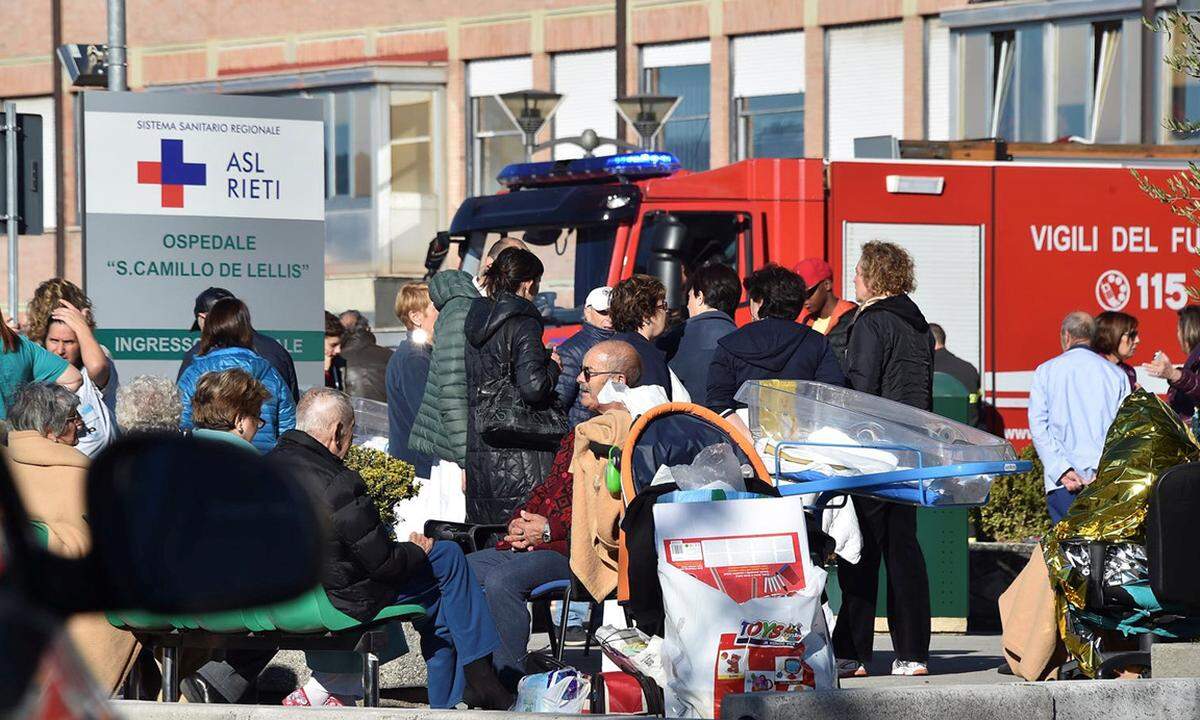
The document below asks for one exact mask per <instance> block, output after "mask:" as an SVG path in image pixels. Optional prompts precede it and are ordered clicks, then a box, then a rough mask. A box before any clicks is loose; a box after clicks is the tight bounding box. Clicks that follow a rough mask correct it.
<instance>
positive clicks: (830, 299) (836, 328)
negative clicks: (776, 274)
mask: <svg viewBox="0 0 1200 720" xmlns="http://www.w3.org/2000/svg"><path fill="white" fill-rule="evenodd" d="M794 269H795V271H796V274H797V275H799V276H800V277H801V278H803V279H804V285H805V286H806V287H807V288H808V293H807V295H806V296H805V298H804V309H803V310H802V311H800V322H801V323H803V324H805V325H807V326H809V327H811V328H812V329H813V330H816V331H817V332H819V333H821V334H822V335H824V336H825V337H827V338H829V347H830V348H831V349H832V350H833V354H834V357H836V358H837V361H838V365H839V366H840V367H841V368H842V372H845V371H846V346H847V345H848V344H849V342H850V330H851V328H853V327H854V311H856V310H858V305H857V304H856V303H852V302H850V301H849V300H843V299H841V298H839V297H838V296H837V293H835V292H834V289H833V268H832V267H830V266H829V263H827V262H825V261H824V260H822V259H820V258H807V259H805V260H801V261H800V263H799V264H797V265H796V267H795V268H794Z"/></svg>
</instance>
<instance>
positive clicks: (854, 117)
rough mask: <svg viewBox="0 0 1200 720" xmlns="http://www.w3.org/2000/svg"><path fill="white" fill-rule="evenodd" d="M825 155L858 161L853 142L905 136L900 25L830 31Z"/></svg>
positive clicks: (827, 51)
mask: <svg viewBox="0 0 1200 720" xmlns="http://www.w3.org/2000/svg"><path fill="white" fill-rule="evenodd" d="M826 38H827V39H826V45H825V52H826V78H827V79H826V83H827V87H828V91H827V98H828V99H827V101H826V102H827V111H826V129H827V137H826V145H827V148H828V152H827V153H826V156H827V157H828V158H830V159H833V160H838V159H846V158H852V157H854V138H856V137H868V136H873V135H892V136H895V137H903V136H904V35H903V33H902V32H901V28H900V23H898V22H893V23H878V24H873V25H855V26H852V27H844V28H835V29H833V30H830V31H828V32H827V33H826Z"/></svg>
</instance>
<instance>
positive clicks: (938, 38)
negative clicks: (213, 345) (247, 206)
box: [0, 0, 1200, 327]
mask: <svg viewBox="0 0 1200 720" xmlns="http://www.w3.org/2000/svg"><path fill="white" fill-rule="evenodd" d="M1190 1H1191V0H1186V2H1190ZM51 4H52V3H50V2H46V3H4V4H3V5H2V6H0V22H2V23H3V24H4V25H5V26H6V27H9V28H19V30H18V31H17V32H13V33H10V34H9V37H8V40H7V41H6V42H5V43H4V44H3V45H0V97H3V98H4V99H13V100H16V101H17V102H18V104H19V108H20V110H21V111H22V112H36V113H39V114H41V115H43V117H44V118H45V123H46V125H45V131H44V135H45V137H46V142H45V147H44V151H45V152H44V155H45V164H44V167H45V168H47V172H46V173H45V175H46V179H47V182H46V188H47V206H46V218H45V220H46V228H47V232H46V234H44V235H41V236H32V237H25V238H22V240H21V246H20V256H21V264H20V274H21V281H20V282H21V287H20V289H21V295H22V296H28V295H29V294H30V292H31V291H32V289H33V286H34V285H35V284H36V283H37V282H39V281H40V280H42V279H45V278H47V277H50V276H52V275H54V274H60V273H61V274H64V275H66V276H67V277H71V278H75V279H78V278H79V276H80V274H81V266H82V262H81V257H82V255H81V253H82V248H81V243H80V232H79V221H78V219H79V213H78V208H77V206H76V203H77V201H76V197H77V193H76V188H75V183H76V172H75V167H76V148H75V142H74V137H75V117H76V114H75V113H76V102H75V98H76V97H77V94H78V91H76V90H74V89H71V88H69V87H67V88H65V89H64V90H63V93H62V102H61V103H60V104H59V112H58V113H57V114H56V113H55V106H56V103H55V99H54V95H53V93H54V85H55V83H54V80H55V78H54V74H55V73H56V72H58V68H57V66H56V65H55V62H54V60H53V54H52V51H53V48H52V37H54V28H53V27H52V13H51V9H50V6H51ZM127 5H128V9H127V17H128V43H129V53H128V54H129V67H128V77H129V80H130V85H131V87H132V89H134V90H137V91H147V92H164V91H188V92H221V93H252V94H264V95H276V96H289V95H291V96H304V97H311V98H316V99H319V100H321V101H322V102H323V103H324V107H325V116H326V120H327V123H326V167H325V173H326V177H325V181H326V216H327V243H326V277H327V282H326V304H327V306H328V307H330V308H331V309H334V310H340V309H345V308H350V307H356V308H359V309H362V310H364V311H366V312H368V314H370V315H373V316H375V321H376V324H377V325H379V326H384V327H386V326H391V325H395V324H396V323H395V320H394V318H392V317H391V312H390V307H391V304H392V302H391V300H392V297H393V295H394V292H395V288H396V286H397V284H398V283H399V282H400V281H402V280H403V279H405V278H411V277H416V276H420V275H421V274H423V272H424V267H423V259H424V255H425V249H426V245H427V242H428V240H429V239H430V238H431V237H432V236H433V234H434V233H435V232H436V231H437V230H439V229H442V228H444V227H445V226H446V224H447V222H448V221H449V218H450V217H451V216H452V214H453V212H454V210H455V208H456V207H457V205H458V204H459V203H460V202H461V200H462V199H463V198H464V197H466V196H468V195H472V194H479V193H489V192H493V191H495V190H496V188H497V184H496V180H495V176H496V174H497V173H498V172H499V170H500V169H501V168H502V167H503V166H504V165H506V164H507V163H510V162H516V161H520V160H521V159H522V158H523V156H524V147H523V140H522V137H521V134H520V133H519V132H518V131H517V129H516V128H515V127H514V126H513V124H512V122H511V121H510V120H509V118H508V116H507V115H506V114H505V113H504V111H503V110H502V108H501V107H500V105H499V103H498V102H497V100H496V99H495V96H496V95H497V94H499V93H504V92H509V91H513V90H524V89H529V88H537V89H546V90H553V91H555V92H558V93H561V94H562V95H563V96H564V99H563V101H562V104H561V106H560V108H559V110H558V111H557V113H556V114H555V116H554V118H553V120H552V121H551V122H550V123H549V124H548V125H547V127H545V128H544V129H543V130H542V133H541V135H540V136H539V140H542V141H544V140H549V139H552V138H560V137H571V136H576V135H578V134H579V133H580V132H582V131H583V130H585V129H588V128H591V129H593V130H595V131H597V133H599V135H601V136H604V137H613V136H614V135H615V134H616V133H617V128H618V123H617V114H616V111H615V106H614V105H613V103H612V100H613V98H614V97H615V94H616V86H617V83H616V68H617V57H616V50H615V49H614V47H615V42H616V31H615V28H616V17H615V8H614V3H612V2H596V0H477V2H474V3H468V4H466V5H453V6H448V5H445V4H444V3H427V2H418V1H417V0H402V1H400V2H396V1H395V0H354V1H350V0H345V1H343V2H334V3H317V2H311V1H310V0H256V1H255V2H244V3H230V2H224V1H223V0H187V1H184V0H128V3H127ZM1141 5H1142V3H1141V2H1140V0H1013V1H1012V2H971V3H968V2H967V0H629V1H628V7H627V17H626V26H627V28H628V31H627V47H626V50H625V52H626V55H625V68H626V75H625V85H626V88H627V92H629V93H630V94H632V93H635V92H646V93H659V94H668V95H677V96H680V97H681V98H682V101H681V103H680V105H679V107H678V109H677V110H676V112H675V113H674V115H673V116H672V117H671V119H670V120H669V122H667V123H666V125H665V126H664V127H663V129H662V131H661V132H660V134H659V137H658V140H657V146H658V147H660V148H662V149H665V150H669V151H671V152H673V153H675V154H676V155H678V156H679V158H680V159H681V161H682V163H683V164H684V166H685V167H688V168H690V169H693V170H703V169H707V168H712V167H718V166H721V165H724V164H727V163H730V162H735V161H737V160H740V159H745V158H751V157H795V156H800V155H804V156H809V157H822V156H824V157H829V158H835V159H836V158H847V157H852V156H853V152H854V150H853V148H854V139H855V138H857V137H863V136H877V135H893V136H896V137H901V138H907V139H919V138H928V139H934V140H942V139H960V138H977V137H1004V138H1007V139H1010V140H1022V141H1054V140H1059V139H1067V138H1074V139H1075V140H1076V141H1077V142H1126V143H1137V142H1184V141H1187V139H1186V138H1178V137H1174V136H1172V135H1171V134H1170V133H1168V132H1167V131H1165V130H1163V129H1162V127H1161V125H1160V124H1159V123H1158V122H1157V120H1156V121H1155V123H1154V125H1153V126H1152V127H1150V126H1147V122H1146V119H1147V117H1153V118H1162V117H1164V116H1167V115H1171V116H1175V117H1196V116H1197V114H1198V112H1200V107H1198V105H1200V89H1198V87H1197V84H1196V83H1195V81H1194V80H1192V79H1190V78H1186V77H1183V76H1179V75H1175V74H1173V73H1172V72H1171V71H1169V70H1167V69H1166V68H1165V67H1164V66H1163V65H1162V63H1161V58H1162V57H1163V53H1164V49H1165V47H1166V45H1165V40H1164V38H1163V37H1162V36H1161V35H1154V34H1150V33H1148V32H1146V31H1144V30H1143V27H1142V23H1141V12H1142V8H1141ZM1157 5H1158V7H1159V12H1161V11H1163V10H1165V9H1167V8H1169V7H1173V6H1175V3H1174V2H1172V1H1170V0H1168V1H1166V2H1161V1H1160V2H1159V3H1158V4H1157ZM61 6H62V21H61V28H60V34H61V37H62V39H63V42H96V41H100V40H101V39H102V36H103V32H104V27H105V22H104V20H105V18H104V10H105V8H104V6H105V3H104V2H103V0H61ZM1184 9H1191V8H1190V7H1185V8H1184ZM1145 42H1150V43H1153V45H1152V47H1151V48H1150V51H1149V52H1147V53H1143V43H1145ZM1146 58H1149V62H1150V64H1151V65H1152V67H1149V68H1147V67H1146V62H1147V60H1146ZM64 84H67V83H66V82H65V81H64ZM89 92H92V90H89ZM1145 103H1150V104H1151V106H1152V107H1153V110H1154V112H1153V115H1152V116H1146V117H1144V116H1143V112H1142V107H1143V105H1144V104H1145ZM56 120H57V122H58V132H57V133H56V132H55V128H54V126H55V122H56ZM56 137H57V142H56V141H55V138H56ZM623 139H625V140H628V141H634V140H635V139H636V138H635V137H634V136H632V135H627V136H626V137H625V138H623ZM611 150H612V146H611V145H608V146H601V148H600V149H599V152H600V153H605V152H610V151H611ZM581 152H582V151H581V150H579V149H578V148H576V147H574V146H572V145H558V146H555V147H554V148H553V150H552V151H545V152H542V153H540V154H539V157H540V158H550V157H554V158H567V157H573V156H576V155H578V154H580V153H581ZM59 155H61V158H58V156H59ZM56 159H60V160H61V163H62V168H63V172H62V174H61V177H60V176H59V175H58V174H57V173H55V172H51V171H50V169H52V168H54V167H55V162H56ZM56 203H60V204H61V207H62V209H61V211H57V212H56V209H55V208H56ZM59 225H62V227H58V226H59ZM0 296H3V295H0ZM376 309H378V312H376ZM187 310H188V309H183V310H182V311H181V312H182V313H184V314H186V313H187ZM181 322H182V321H181Z"/></svg>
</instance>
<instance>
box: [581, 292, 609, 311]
mask: <svg viewBox="0 0 1200 720" xmlns="http://www.w3.org/2000/svg"><path fill="white" fill-rule="evenodd" d="M609 295H612V288H610V287H598V288H596V289H595V290H593V291H591V292H590V293H588V296H587V302H585V303H584V305H585V306H586V307H590V308H591V309H593V310H596V311H599V312H608V297H609Z"/></svg>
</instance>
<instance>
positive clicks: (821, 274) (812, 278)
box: [792, 258, 833, 290]
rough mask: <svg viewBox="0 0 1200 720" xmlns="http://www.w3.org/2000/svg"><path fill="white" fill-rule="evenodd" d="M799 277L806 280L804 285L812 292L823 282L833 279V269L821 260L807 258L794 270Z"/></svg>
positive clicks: (797, 264)
mask: <svg viewBox="0 0 1200 720" xmlns="http://www.w3.org/2000/svg"><path fill="white" fill-rule="evenodd" d="M792 270H794V271H795V272H796V274H797V275H799V276H800V277H802V278H804V284H805V285H807V286H808V287H809V289H810V290H811V289H812V288H813V287H815V286H816V285H817V284H818V283H820V282H821V281H822V280H831V279H833V268H831V267H829V263H827V262H825V261H824V260H822V259H821V258H805V259H804V260H801V261H800V262H798V263H796V266H795V267H794V268H792Z"/></svg>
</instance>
